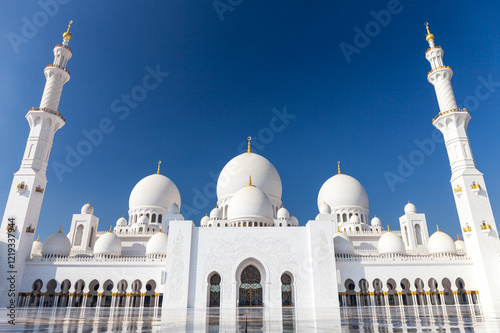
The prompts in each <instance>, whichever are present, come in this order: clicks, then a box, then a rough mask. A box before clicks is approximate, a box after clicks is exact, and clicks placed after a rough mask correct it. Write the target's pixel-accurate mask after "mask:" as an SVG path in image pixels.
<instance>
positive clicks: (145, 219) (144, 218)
mask: <svg viewBox="0 0 500 333" xmlns="http://www.w3.org/2000/svg"><path fill="white" fill-rule="evenodd" d="M148 222H149V219H148V217H147V216H146V215H142V216H141V217H139V220H137V223H139V224H148Z"/></svg>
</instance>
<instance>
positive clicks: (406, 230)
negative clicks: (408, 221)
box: [405, 226, 410, 246]
mask: <svg viewBox="0 0 500 333" xmlns="http://www.w3.org/2000/svg"><path fill="white" fill-rule="evenodd" d="M405 240H406V245H407V246H408V245H410V243H408V227H407V226H405Z"/></svg>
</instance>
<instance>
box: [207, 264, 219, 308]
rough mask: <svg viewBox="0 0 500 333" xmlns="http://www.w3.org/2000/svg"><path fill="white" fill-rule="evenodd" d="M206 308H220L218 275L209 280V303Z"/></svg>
mask: <svg viewBox="0 0 500 333" xmlns="http://www.w3.org/2000/svg"><path fill="white" fill-rule="evenodd" d="M208 306H209V307H215V308H218V307H219V306H220V275H219V274H217V273H215V274H214V275H212V277H211V278H210V301H209V305H208Z"/></svg>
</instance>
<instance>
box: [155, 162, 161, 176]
mask: <svg viewBox="0 0 500 333" xmlns="http://www.w3.org/2000/svg"><path fill="white" fill-rule="evenodd" d="M160 164H161V161H158V171H156V174H157V175H159V174H160Z"/></svg>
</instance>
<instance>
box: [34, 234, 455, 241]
mask: <svg viewBox="0 0 500 333" xmlns="http://www.w3.org/2000/svg"><path fill="white" fill-rule="evenodd" d="M457 237H458V235H457ZM36 241H37V242H39V241H40V235H38V237H37V239H36Z"/></svg>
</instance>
